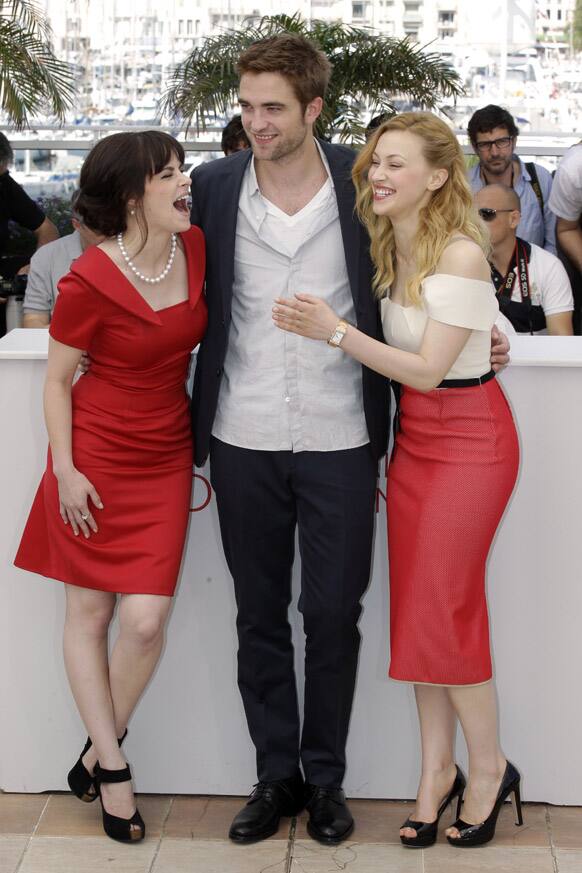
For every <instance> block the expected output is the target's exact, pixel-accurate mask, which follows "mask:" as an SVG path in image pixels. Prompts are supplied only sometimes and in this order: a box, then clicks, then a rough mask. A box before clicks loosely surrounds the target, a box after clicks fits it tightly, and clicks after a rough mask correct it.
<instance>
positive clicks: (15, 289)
mask: <svg viewBox="0 0 582 873" xmlns="http://www.w3.org/2000/svg"><path fill="white" fill-rule="evenodd" d="M27 281H28V276H26V275H25V274H22V275H20V276H19V275H16V276H13V277H12V279H5V278H4V277H3V276H0V297H16V298H21V299H22V298H24V292H25V291H26V283H27Z"/></svg>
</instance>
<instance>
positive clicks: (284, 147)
mask: <svg viewBox="0 0 582 873" xmlns="http://www.w3.org/2000/svg"><path fill="white" fill-rule="evenodd" d="M307 133H308V125H307V124H305V125H303V128H302V130H301V132H298V133H297V136H295V137H293V138H292V139H288V140H287V141H286V142H281V143H279V144H278V145H277V146H275V148H274V149H273V151H272V153H271V154H270V155H269V156H268V157H264V158H261V160H264V161H283V160H285V158H289V157H291V156H292V155H294V154H295V152H297V151H299V149H300V148H301V147H302V146H303V144H304V143H305V140H306V139H307Z"/></svg>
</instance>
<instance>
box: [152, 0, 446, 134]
mask: <svg viewBox="0 0 582 873" xmlns="http://www.w3.org/2000/svg"><path fill="white" fill-rule="evenodd" d="M282 32H291V33H300V34H303V35H304V36H306V37H307V38H309V39H311V40H312V41H313V42H314V43H316V44H317V45H318V46H319V47H320V48H321V49H322V50H323V51H324V52H325V54H326V55H327V57H328V58H329V59H330V61H331V62H332V64H333V73H332V77H331V81H330V85H329V89H328V93H327V95H326V101H325V107H324V111H323V112H322V114H321V116H320V118H319V120H318V124H317V133H318V134H319V135H321V136H323V137H325V138H328V139H330V138H331V137H332V136H334V135H338V136H339V137H340V139H341V140H354V141H361V140H362V139H363V137H364V128H363V125H362V120H361V111H362V109H363V108H364V109H369V110H371V111H372V113H377V112H388V113H389V112H393V111H394V102H393V101H394V100H395V99H397V98H399V97H400V98H402V97H404V98H406V99H408V100H410V101H412V102H414V103H416V104H417V105H419V106H420V107H422V108H426V109H435V108H437V107H438V106H439V103H440V102H441V101H442V100H443V99H448V100H450V99H452V100H453V101H454V100H456V98H457V97H459V96H460V95H461V94H462V93H463V87H462V84H461V80H460V78H459V76H458V75H457V73H456V72H455V71H454V70H452V69H451V68H450V67H449V66H447V65H446V64H445V63H443V61H442V59H441V58H440V56H439V55H438V54H437V53H435V52H430V51H428V50H427V49H428V47H427V46H419V45H416V44H413V43H411V42H410V41H409V40H408V39H394V38H392V37H386V36H383V35H381V34H378V33H377V32H375V31H373V30H371V29H369V28H358V27H354V26H349V25H345V24H341V23H331V24H330V23H328V22H323V21H313V22H312V23H311V25H308V24H307V23H306V22H305V21H304V20H303V19H302V18H301V16H300V14H299V13H296V14H295V15H284V14H283V15H274V16H265V17H263V18H262V19H261V20H260V21H259V22H258V23H257V24H249V25H248V26H247V27H245V28H244V29H243V30H226V31H224V32H223V33H221V34H219V35H218V36H213V37H209V38H208V39H206V40H205V41H204V43H203V45H202V46H201V47H199V48H196V49H194V50H193V51H192V52H191V54H190V55H189V56H188V57H187V58H186V59H185V60H184V61H183V62H182V63H181V64H180V65H178V67H177V68H176V69H175V71H174V73H173V75H172V77H171V79H170V81H169V83H168V87H167V89H166V91H165V93H164V95H163V97H162V100H161V103H160V106H161V109H162V110H163V111H164V112H166V113H167V114H168V115H170V116H173V117H177V118H179V119H181V120H182V121H183V123H184V124H185V125H186V127H187V128H188V127H190V126H191V125H192V124H193V123H194V124H195V125H196V128H197V129H198V130H199V129H200V128H202V129H204V126H205V117H206V116H207V115H208V114H214V115H217V114H219V113H220V114H224V113H225V112H226V111H228V108H229V107H230V106H232V104H233V103H235V102H236V98H237V92H238V76H237V73H236V63H237V60H238V57H239V55H240V54H241V52H242V51H244V49H245V48H247V47H248V46H249V45H250V44H251V43H253V42H256V41H257V40H259V39H264V38H265V37H268V36H272V35H275V34H277V33H282Z"/></svg>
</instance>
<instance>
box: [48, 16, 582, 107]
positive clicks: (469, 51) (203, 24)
mask: <svg viewBox="0 0 582 873" xmlns="http://www.w3.org/2000/svg"><path fill="white" fill-rule="evenodd" d="M43 2H44V6H45V9H46V12H47V15H48V18H49V20H50V22H51V24H52V27H53V30H54V34H55V49H56V51H57V52H58V53H59V55H60V56H61V57H64V58H66V59H67V60H68V61H69V62H70V63H72V64H74V65H75V68H76V71H77V76H78V83H79V102H78V115H79V117H80V118H82V117H83V116H85V117H89V118H92V119H96V120H100V121H107V120H108V118H111V119H112V120H113V119H116V120H119V119H125V120H127V121H133V122H136V123H152V122H153V121H154V120H155V118H156V101H157V99H158V98H159V96H160V94H161V93H162V92H163V90H164V86H165V83H166V82H167V81H168V79H169V77H170V75H171V72H172V70H173V68H174V67H175V66H176V64H178V63H179V62H180V61H182V60H183V59H184V58H185V57H186V55H187V54H188V53H189V52H190V51H191V50H192V49H193V48H194V47H196V46H197V45H200V44H201V43H202V41H203V40H204V38H205V37H207V36H210V35H213V34H217V33H220V32H221V31H223V30H225V29H227V28H229V27H242V26H244V24H245V22H248V21H255V22H256V21H258V20H259V19H260V18H261V17H262V16H264V15H274V14H276V13H278V12H280V11H281V7H282V5H283V4H281V2H280V0H165V2H163V3H160V2H158V0H43ZM574 4H575V0H489V2H488V3H478V2H476V0H295V2H294V3H293V6H292V10H286V11H296V12H298V13H300V14H301V15H302V16H303V17H304V18H305V19H307V20H309V19H322V20H324V21H329V22H333V21H343V22H345V23H348V24H353V25H355V26H361V27H370V28H373V29H375V30H377V31H379V32H381V33H384V34H386V35H387V36H392V37H396V38H403V37H408V38H409V39H410V40H412V41H413V42H416V43H419V44H420V45H423V46H427V47H428V50H429V51H433V52H437V53H440V54H441V55H442V56H443V57H444V58H446V59H447V60H448V61H449V63H450V64H451V65H452V66H454V67H455V68H456V69H457V70H458V71H459V72H460V73H461V75H462V77H463V79H464V80H465V82H466V83H467V86H468V94H469V95H470V96H472V97H474V98H476V99H477V98H480V97H481V96H482V95H483V93H484V91H485V90H488V91H491V92H492V93H491V98H492V99H494V100H498V99H501V97H500V95H502V94H506V95H507V97H508V99H515V100H519V99H522V98H523V99H533V100H535V101H536V102H539V101H540V100H541V101H543V100H544V99H546V96H547V95H546V94H545V93H542V91H543V88H542V90H540V88H541V85H540V82H541V80H542V78H543V77H542V76H541V74H540V70H539V62H538V61H537V58H536V51H535V48H534V46H535V45H536V36H537V35H543V34H544V33H545V34H546V36H547V39H548V40H550V41H551V40H554V43H555V42H556V40H559V39H561V38H562V37H563V24H564V22H567V21H569V19H570V17H571V15H572V12H573V8H574ZM560 28H561V29H560ZM552 44H553V43H552ZM560 45H563V43H560ZM536 64H537V66H536ZM544 87H545V86H544ZM536 89H537V90H536Z"/></svg>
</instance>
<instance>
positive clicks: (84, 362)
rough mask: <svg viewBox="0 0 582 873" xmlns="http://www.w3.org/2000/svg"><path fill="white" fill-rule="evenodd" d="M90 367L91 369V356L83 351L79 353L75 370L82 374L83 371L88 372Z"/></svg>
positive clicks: (83, 373)
mask: <svg viewBox="0 0 582 873" xmlns="http://www.w3.org/2000/svg"><path fill="white" fill-rule="evenodd" d="M90 369H91V358H90V357H89V355H88V354H87V352H83V353H82V355H81V360H80V361H79V365H78V367H77V370H78V371H79V373H80V374H81V376H84V375H85V373H88V372H89V370H90Z"/></svg>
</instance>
